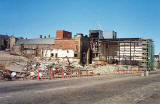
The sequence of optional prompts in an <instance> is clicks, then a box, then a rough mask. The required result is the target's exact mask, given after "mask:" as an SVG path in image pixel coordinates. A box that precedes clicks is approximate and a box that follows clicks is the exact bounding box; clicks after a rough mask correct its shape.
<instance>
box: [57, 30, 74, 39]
mask: <svg viewBox="0 0 160 104" xmlns="http://www.w3.org/2000/svg"><path fill="white" fill-rule="evenodd" d="M56 39H72V33H71V32H68V31H64V30H57V31H56Z"/></svg>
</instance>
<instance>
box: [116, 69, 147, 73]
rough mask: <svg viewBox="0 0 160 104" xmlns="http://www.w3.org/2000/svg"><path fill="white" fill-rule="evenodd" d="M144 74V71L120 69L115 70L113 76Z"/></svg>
mask: <svg viewBox="0 0 160 104" xmlns="http://www.w3.org/2000/svg"><path fill="white" fill-rule="evenodd" d="M142 72H144V69H136V70H133V69H132V70H126V69H121V70H119V69H118V70H115V74H136V73H142Z"/></svg>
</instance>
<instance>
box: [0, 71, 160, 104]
mask: <svg viewBox="0 0 160 104" xmlns="http://www.w3.org/2000/svg"><path fill="white" fill-rule="evenodd" d="M0 104H160V72H159V71H157V72H154V73H152V74H150V76H148V77H142V76H140V75H103V76H95V77H84V78H72V79H64V80H61V79H57V80H43V81H36V80H34V81H5V82H4V81H3V82H0Z"/></svg>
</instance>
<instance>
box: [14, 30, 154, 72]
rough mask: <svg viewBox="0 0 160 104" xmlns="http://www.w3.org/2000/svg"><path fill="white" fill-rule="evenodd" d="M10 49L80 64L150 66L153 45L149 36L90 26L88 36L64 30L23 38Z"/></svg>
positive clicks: (18, 52) (20, 52)
mask: <svg viewBox="0 0 160 104" xmlns="http://www.w3.org/2000/svg"><path fill="white" fill-rule="evenodd" d="M13 51H14V52H15V53H17V54H19V55H25V56H27V55H31V56H39V57H52V58H56V59H59V58H69V59H70V60H75V61H78V62H79V63H80V64H82V65H84V64H91V63H92V62H95V63H96V62H98V61H105V62H107V63H109V64H123V65H136V66H139V67H143V68H147V69H153V67H154V65H153V64H154V47H153V41H152V40H151V39H144V38H117V33H116V32H115V31H102V30H90V31H89V37H88V36H84V35H83V34H76V35H75V36H74V38H72V33H71V32H68V31H64V30H57V31H56V38H50V37H49V38H38V39H23V40H19V41H17V42H16V44H15V45H14V48H13Z"/></svg>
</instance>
